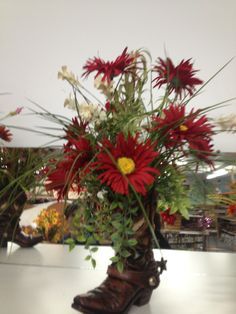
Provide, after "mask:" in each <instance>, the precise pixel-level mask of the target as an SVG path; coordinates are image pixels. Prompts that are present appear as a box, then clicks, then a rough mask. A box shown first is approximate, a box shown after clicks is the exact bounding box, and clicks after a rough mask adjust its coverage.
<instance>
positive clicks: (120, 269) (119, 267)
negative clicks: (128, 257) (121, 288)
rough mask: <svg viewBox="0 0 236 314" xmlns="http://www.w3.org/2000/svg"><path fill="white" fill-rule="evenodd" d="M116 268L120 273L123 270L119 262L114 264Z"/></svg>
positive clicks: (122, 265)
mask: <svg viewBox="0 0 236 314" xmlns="http://www.w3.org/2000/svg"><path fill="white" fill-rule="evenodd" d="M116 267H117V270H118V271H119V272H120V273H122V272H123V270H124V264H123V263H122V262H121V261H119V262H118V263H117V264H116Z"/></svg>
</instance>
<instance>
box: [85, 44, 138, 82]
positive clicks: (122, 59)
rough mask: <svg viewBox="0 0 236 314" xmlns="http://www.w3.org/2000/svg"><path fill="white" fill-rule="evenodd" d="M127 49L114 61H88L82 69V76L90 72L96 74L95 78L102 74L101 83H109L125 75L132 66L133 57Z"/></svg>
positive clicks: (96, 59)
mask: <svg viewBox="0 0 236 314" xmlns="http://www.w3.org/2000/svg"><path fill="white" fill-rule="evenodd" d="M127 49H128V48H127V47H126V48H125V50H124V51H123V52H122V54H121V55H120V56H118V57H117V58H116V60H115V61H104V60H102V59H101V58H97V57H94V58H93V59H89V60H88V61H87V63H86V64H85V66H84V67H83V69H85V72H84V73H83V75H82V76H88V75H89V74H90V73H92V72H94V71H95V72H97V73H96V75H95V78H96V77H97V76H98V75H100V74H102V75H103V76H102V81H107V82H108V83H110V82H111V81H112V80H113V78H114V77H116V76H118V75H120V74H122V73H127V72H128V71H129V70H130V69H128V68H129V66H130V65H131V64H132V62H133V60H134V57H132V56H130V54H128V53H127Z"/></svg>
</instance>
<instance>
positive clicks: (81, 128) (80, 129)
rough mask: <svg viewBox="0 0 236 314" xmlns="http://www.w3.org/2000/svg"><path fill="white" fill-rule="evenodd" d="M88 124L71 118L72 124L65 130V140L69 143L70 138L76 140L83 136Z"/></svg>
mask: <svg viewBox="0 0 236 314" xmlns="http://www.w3.org/2000/svg"><path fill="white" fill-rule="evenodd" d="M87 126H88V122H84V121H78V119H77V117H74V118H72V122H71V123H70V124H68V125H67V126H66V128H65V132H66V135H65V139H67V140H68V141H70V139H71V138H73V139H77V138H78V137H79V136H81V135H85V133H86V132H85V131H86V128H87Z"/></svg>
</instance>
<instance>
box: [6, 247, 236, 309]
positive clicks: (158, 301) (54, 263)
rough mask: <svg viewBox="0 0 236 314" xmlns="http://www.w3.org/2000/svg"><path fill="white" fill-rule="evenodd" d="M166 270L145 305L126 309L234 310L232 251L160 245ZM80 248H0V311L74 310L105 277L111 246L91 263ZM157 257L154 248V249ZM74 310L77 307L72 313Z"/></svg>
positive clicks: (235, 288)
mask: <svg viewBox="0 0 236 314" xmlns="http://www.w3.org/2000/svg"><path fill="white" fill-rule="evenodd" d="M162 253H163V255H164V258H166V259H167V260H168V262H167V268H168V269H167V271H166V272H165V273H163V274H162V276H161V284H160V286H159V287H158V289H156V290H155V291H154V293H153V296H152V299H151V301H150V303H149V304H148V305H145V306H143V307H136V306H134V307H133V308H132V309H131V311H130V314H135V313H136V314H141V313H142V314H206V313H207V314H235V313H236V267H235V265H236V254H234V253H231V254H230V253H208V252H187V251H174V250H169V251H168V250H163V251H162ZM86 255H87V252H86V250H85V249H84V248H83V247H80V246H78V247H76V248H75V249H74V250H73V251H72V252H69V251H68V247H67V246H63V245H56V244H55V245H53V244H38V245H37V246H36V247H35V248H32V249H22V248H19V247H18V246H17V245H14V244H13V245H11V244H9V243H8V248H7V249H0V313H1V314H73V313H74V314H75V313H76V311H75V310H73V309H72V308H71V307H70V305H71V303H72V300H73V297H74V296H75V295H76V294H79V293H83V292H86V291H88V290H89V289H92V288H94V287H95V286H97V285H99V284H100V283H101V281H102V280H103V279H104V278H105V276H106V268H107V265H108V263H109V257H110V256H112V255H113V252H112V250H111V248H109V247H100V249H99V251H98V253H95V257H96V260H97V268H96V269H95V270H93V269H92V267H91V265H90V263H89V262H86V261H84V258H85V256H86ZM155 256H156V258H157V259H160V252H159V251H158V250H155ZM77 313H78V312H77Z"/></svg>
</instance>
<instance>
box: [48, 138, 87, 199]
mask: <svg viewBox="0 0 236 314" xmlns="http://www.w3.org/2000/svg"><path fill="white" fill-rule="evenodd" d="M92 155H93V154H92V148H91V145H90V142H89V140H87V139H86V138H84V137H81V138H79V139H77V140H75V139H72V138H71V139H70V141H69V142H68V143H67V144H66V145H65V146H64V159H63V160H60V161H59V162H58V163H56V165H55V168H54V169H48V170H47V172H48V178H47V183H46V185H45V186H46V189H47V190H56V191H57V196H58V199H61V198H63V197H64V196H65V195H66V193H67V192H68V191H69V190H70V189H73V190H77V192H79V191H80V189H81V186H80V181H81V179H82V178H83V177H84V176H85V175H86V173H88V172H89V171H90V167H88V163H89V162H90V160H91V159H92Z"/></svg>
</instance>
